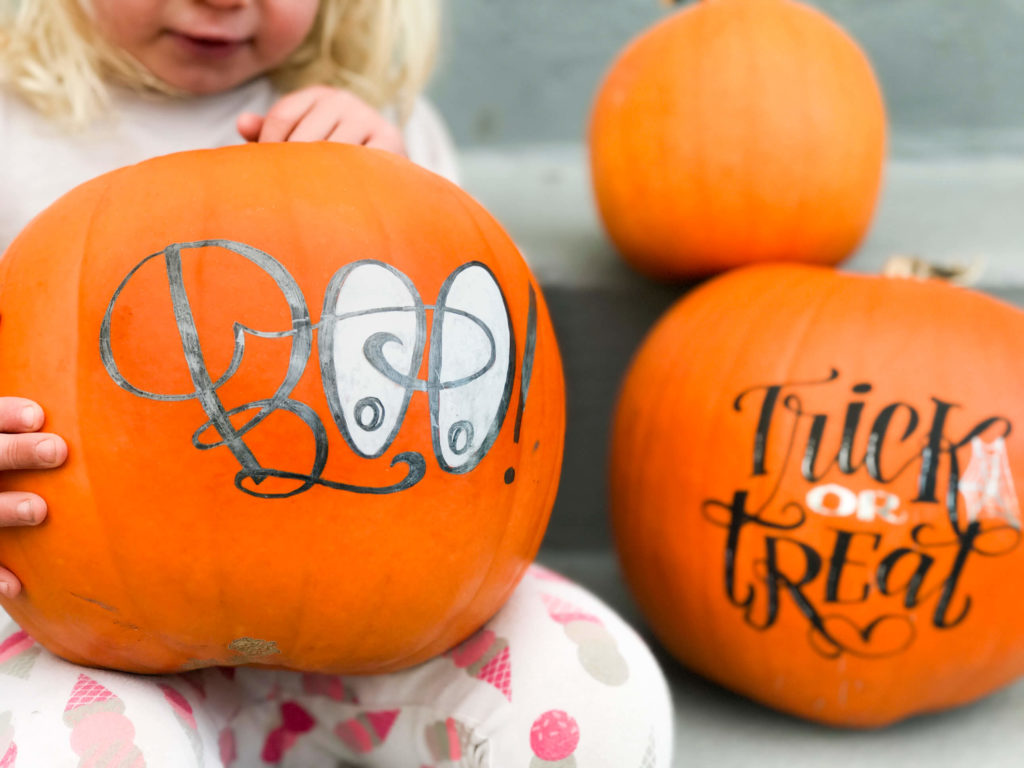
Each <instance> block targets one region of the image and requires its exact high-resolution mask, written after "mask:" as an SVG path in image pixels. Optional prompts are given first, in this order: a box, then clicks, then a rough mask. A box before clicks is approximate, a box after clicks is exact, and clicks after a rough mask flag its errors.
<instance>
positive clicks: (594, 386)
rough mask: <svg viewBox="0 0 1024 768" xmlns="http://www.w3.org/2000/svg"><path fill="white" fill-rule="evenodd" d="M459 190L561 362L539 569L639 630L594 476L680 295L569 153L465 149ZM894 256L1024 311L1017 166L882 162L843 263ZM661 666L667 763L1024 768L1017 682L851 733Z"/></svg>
mask: <svg viewBox="0 0 1024 768" xmlns="http://www.w3.org/2000/svg"><path fill="white" fill-rule="evenodd" d="M464 186H465V187H466V188H467V189H468V190H469V191H470V192H471V193H473V194H474V195H475V196H476V197H477V198H478V199H479V200H480V201H481V202H482V203H483V204H484V205H485V206H487V207H488V208H489V209H490V210H491V212H492V213H494V214H495V216H496V217H497V218H498V219H499V220H500V221H501V222H502V223H503V224H504V225H505V227H506V228H507V229H508V230H509V232H510V233H511V235H512V236H513V238H514V239H515V240H516V241H517V242H518V243H519V245H520V247H521V249H522V250H523V252H524V253H525V254H526V256H527V258H528V260H529V261H530V262H531V264H532V266H533V268H534V270H535V272H536V274H537V276H538V278H539V280H540V281H541V284H542V286H543V288H544V291H545V295H546V296H547V299H548V303H549V305H550V307H551V311H552V316H553V320H554V322H555V326H556V330H557V332H558V335H559V341H560V345H561V349H562V354H563V359H564V362H565V368H566V377H567V390H568V396H569V403H568V413H569V426H568V433H567V436H566V457H565V465H564V469H563V476H562V484H561V488H560V491H559V500H558V502H557V504H556V507H555V510H554V514H553V516H552V522H551V526H550V528H549V532H548V536H547V538H546V540H545V545H544V548H543V550H542V555H541V559H542V561H543V562H545V563H546V564H548V565H550V566H551V567H554V568H556V569H559V570H561V571H562V572H564V573H565V574H566V575H568V576H570V577H572V578H575V579H577V580H578V581H580V582H581V583H583V584H584V585H586V586H588V587H589V588H590V589H591V590H592V591H594V592H595V593H597V594H598V595H600V596H601V597H603V598H604V599H605V600H606V601H607V602H609V603H610V604H611V605H613V606H614V607H615V608H617V609H618V610H619V611H621V612H622V613H623V614H624V615H625V616H626V618H627V619H629V620H630V621H632V622H633V623H634V624H635V625H636V626H637V627H638V628H640V630H641V632H644V629H643V620H642V617H640V616H639V615H638V613H637V611H636V609H635V607H634V605H633V603H632V601H631V600H630V597H629V595H628V594H627V592H626V590H625V588H624V586H623V584H622V582H621V580H620V578H619V574H618V570H617V567H616V564H615V560H614V557H613V556H612V550H611V538H610V533H609V531H608V525H607V520H606V517H607V510H606V502H605V498H604V487H603V479H602V476H603V472H602V471H601V467H602V466H603V462H604V460H605V459H604V457H605V451H606V444H607V442H606V439H607V421H608V416H609V413H610V409H611V406H612V403H613V400H614V396H615V391H616V388H617V385H618V381H619V379H620V377H621V375H622V373H623V371H624V369H625V366H626V365H627V363H628V359H629V356H630V354H631V352H632V350H633V349H634V348H635V346H636V344H637V343H638V342H639V340H640V338H642V335H643V333H644V332H645V331H646V329H647V328H648V327H649V325H650V324H651V323H652V322H653V321H654V319H655V318H656V317H657V316H658V315H659V314H660V313H661V312H662V311H663V310H664V309H665V308H667V307H668V306H669V304H671V302H672V301H674V300H675V299H676V298H677V297H678V296H679V295H680V294H681V293H682V292H683V291H684V290H685V286H673V287H667V286H661V285H657V284H654V283H652V282H650V281H648V280H645V279H643V278H640V277H638V276H637V275H634V274H633V273H631V272H630V271H629V270H628V269H626V268H625V267H624V266H623V265H622V264H621V262H620V261H619V260H618V258H617V257H616V256H615V254H614V253H613V251H612V250H611V248H610V246H609V245H608V243H607V242H606V241H605V238H604V235H603V234H602V232H601V229H600V227H599V225H598V223H597V220H596V217H595V214H594V210H593V206H592V203H591V198H590V192H589V187H588V183H587V173H586V167H585V164H584V155H583V152H582V150H581V148H580V147H578V146H552V147H530V148H526V149H521V150H517V149H509V150H503V151H494V150H488V151H476V152H470V153H468V154H467V155H466V156H465V158H464ZM893 253H912V254H916V255H920V256H924V257H927V258H929V259H931V260H933V261H935V262H937V263H942V264H953V263H967V262H979V263H981V264H982V265H983V266H984V271H983V273H982V277H981V282H980V284H979V287H980V288H981V289H982V290H986V291H989V292H992V293H994V294H997V295H1000V296H1002V297H1004V298H1007V299H1009V300H1010V301H1013V302H1015V303H1017V304H1024V160H1022V159H1020V158H1017V159H1012V158H1011V159H998V158H987V159H976V160H964V159H958V160H942V159H934V158H933V159H917V160H914V161H903V162H892V163H890V165H889V167H888V171H887V176H886V183H885V187H884V193H883V196H882V199H881V202H880V207H879V210H878V214H877V217H876V219H875V222H874V226H873V228H872V231H871V233H870V236H869V237H868V239H867V240H866V242H865V243H864V244H863V246H862V247H861V249H860V250H859V251H858V253H857V254H856V255H855V256H854V257H853V258H852V259H851V260H850V261H849V262H848V263H847V264H846V265H845V267H844V268H846V269H851V270H855V271H864V272H869V271H877V270H878V269H879V268H880V266H881V265H882V263H883V262H884V261H885V259H886V258H887V257H888V256H889V255H891V254H893ZM598 323H599V324H600V325H599V326H597V325H596V324H598ZM595 327H600V329H601V333H600V334H595V333H594V328H595ZM662 658H663V664H664V668H665V670H666V674H667V676H668V677H669V679H670V681H671V684H672V688H673V694H674V699H675V705H676V737H677V749H676V758H675V762H674V765H675V766H680V767H682V766H687V767H688V768H704V767H705V766H707V767H708V768H711V767H714V768H729V767H731V766H754V765H756V766H757V768H774V767H775V766H779V767H780V768H781V767H782V766H787V767H793V766H800V767H811V766H814V767H817V766H829V768H853V767H855V766H856V767H859V766H872V767H873V766H928V768H960V767H961V766H968V765H970V766H974V767H978V768H989V767H991V768H1001V767H1002V766H1024V682H1021V683H1018V684H1016V685H1015V686H1012V687H1010V688H1009V689H1007V690H1004V691H1001V692H997V693H995V694H993V695H991V696H989V697H988V698H986V699H984V700H983V701H980V702H978V703H976V704H974V705H972V706H968V707H963V708H960V709H957V710H954V711H951V712H947V713H944V714H941V715H933V716H928V717H920V718H916V719H913V720H909V721H907V722H904V723H902V724H899V725H897V726H894V727H891V728H888V729H885V730H881V731H874V732H856V731H842V730H835V729H829V728H824V727H820V726H816V725H813V724H810V723H805V722H802V721H799V720H796V719H793V718H789V717H786V716H783V715H779V714H777V713H775V712H773V711H771V710H768V709H766V708H764V707H761V706H758V705H756V704H753V703H750V702H748V701H745V700H743V699H741V698H739V697H737V696H734V695H732V694H730V693H728V692H726V691H723V690H721V689H719V688H717V687H716V686H714V685H711V684H709V683H707V682H704V681H703V680H701V679H699V678H697V677H695V676H694V675H691V674H689V673H688V672H687V671H685V670H684V669H682V668H681V667H680V666H679V665H678V664H677V663H675V662H674V661H673V660H672V659H670V658H666V657H664V656H662ZM581 768H582V767H581Z"/></svg>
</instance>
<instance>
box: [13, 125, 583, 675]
mask: <svg viewBox="0 0 1024 768" xmlns="http://www.w3.org/2000/svg"><path fill="white" fill-rule="evenodd" d="M0 270H2V274H0V307H2V308H3V325H2V326H0V391H2V392H4V393H5V394H18V395H21V396H25V397H30V398H33V399H35V400H37V401H38V402H39V403H40V404H41V405H42V407H43V408H44V409H45V411H46V414H47V425H46V426H47V428H48V429H50V430H52V431H55V432H57V433H59V434H61V435H63V436H64V437H65V439H66V440H67V441H68V443H69V449H70V450H69V458H68V461H67V464H66V465H65V466H64V467H63V468H61V469H58V470H55V471H47V472H26V473H13V472H12V473H4V474H3V476H2V478H0V482H2V487H3V488H4V489H23V490H29V491H34V492H37V493H39V494H40V495H42V496H43V497H44V498H45V499H46V501H47V502H48V504H49V510H50V512H49V517H48V520H47V521H46V523H45V524H44V525H42V526H41V527H39V528H38V529H23V530H6V531H3V532H2V535H0V563H3V564H4V565H5V566H7V567H9V568H11V569H12V570H13V571H14V572H15V573H16V574H17V575H18V576H19V577H20V578H21V580H22V581H23V583H24V587H25V588H24V591H23V592H22V594H21V595H20V596H19V597H18V598H17V599H14V600H4V601H3V606H4V608H5V610H7V611H8V612H9V613H10V615H11V616H12V617H14V619H15V620H16V621H18V622H19V623H20V624H21V625H22V626H23V627H24V628H25V629H26V630H27V631H28V632H29V633H30V634H31V635H33V636H34V637H35V638H37V639H38V640H39V641H40V642H41V643H42V644H43V645H45V646H46V647H47V648H49V649H50V650H52V651H54V652H55V653H58V654H60V655H61V656H63V657H65V658H67V659H70V660H72V661H74V662H78V663H83V664H90V665H100V666H105V667H115V668H119V669H124V670H130V671H137V672H171V671H177V670H185V669H190V668H196V667H203V666H210V665H230V664H266V665H272V666H277V667H286V668H293V669H302V670H310V671H322V672H338V673H372V672H383V671H389V670H394V669H398V668H401V667H405V666H409V665H412V664H415V663H417V662H420V661H423V660H425V659H428V658H430V657H432V656H435V655H437V654H439V653H441V652H443V651H444V650H445V649H447V648H449V647H450V646H452V645H453V644H455V643H457V642H459V641H460V640H462V639H463V638H465V637H466V636H467V635H469V634H470V633H471V632H473V631H474V630H475V629H476V628H477V627H479V626H480V625H481V624H482V623H483V622H484V621H486V620H487V619H488V618H489V617H490V616H491V615H492V614H494V613H495V612H496V611H497V610H498V609H499V608H500V606H501V605H502V603H503V602H504V601H505V599H506V598H507V596H508V595H509V594H510V592H511V590H512V589H513V588H514V586H515V584H516V583H517V581H518V579H519V578H520V576H521V575H522V573H523V572H524V569H525V568H526V566H527V564H528V563H529V561H530V560H531V558H532V557H533V555H534V554H535V552H536V550H537V548H538V546H539V543H540V540H541V537H542V535H543V532H544V529H545V525H546V523H547V519H548V515H549V512H550V509H551V506H552V503H553V501H554V495H555V490H556V486H557V480H558V474H559V467H560V462H561V453H562V439H563V430H564V394H563V379H562V372H561V363H560V358H559V353H558V349H557V346H556V341H555V337H554V335H553V332H552V328H551V324H550V321H549V317H548V314H547V310H546V308H545V304H544V301H543V299H542V296H541V294H540V291H539V289H538V287H537V284H536V281H535V280H534V278H533V277H532V276H531V273H530V271H529V269H528V268H527V265H526V264H525V262H524V261H523V259H522V258H521V256H520V254H519V253H518V251H517V250H516V248H515V246H514V245H513V243H512V242H511V241H510V239H509V238H508V237H507V235H506V234H505V232H504V231H503V230H502V229H501V227H500V226H499V225H498V224H497V223H496V222H495V221H494V219H493V218H492V217H491V216H489V215H488V214H487V213H486V212H485V211H484V210H483V209H482V208H481V207H480V206H479V205H477V204H476V203H475V202H474V201H473V200H471V199H470V198H469V196H468V195H466V194H465V193H464V192H462V191H461V190H460V189H458V188H457V187H456V186H455V185H453V184H451V183H449V182H447V181H445V180H443V179H441V178H440V177H438V176H435V175H433V174H431V173H429V172H427V171H424V170H422V169H419V168H417V167H415V166H413V165H412V164H411V163H409V162H407V161H406V160H404V159H402V158H399V157H396V156H393V155H390V154H386V153H383V152H378V151H375V150H368V149H364V148H358V147H344V146H339V145H334V144H280V145H251V146H242V147H234V148H226V149H219V150H210V151H197V152H189V153H182V154H177V155H171V156H167V157H163V158H158V159H155V160H151V161H148V162H145V163H142V164H140V165H137V166H132V167H128V168H124V169H121V170H118V171H115V172H112V173H110V174H107V175H105V176H102V177H100V178H98V179H96V180H93V181H91V182H89V183H87V184H85V185H83V186H81V187H79V188H78V189H76V190H74V191H72V192H70V193H69V194H67V195H66V196H64V197H63V198H62V199H61V200H59V201H58V202H56V203H55V204H54V205H53V206H51V207H50V208H49V209H48V210H47V211H45V212H44V213H43V214H41V215H40V216H39V217H37V218H36V219H35V220H34V221H33V222H31V223H30V225H29V226H28V227H27V228H26V229H25V231H24V232H23V233H22V234H21V235H20V236H19V237H18V238H17V240H16V241H15V242H14V243H13V244H12V245H11V247H10V249H9V250H8V251H7V253H6V254H5V256H4V258H3V260H2V262H0Z"/></svg>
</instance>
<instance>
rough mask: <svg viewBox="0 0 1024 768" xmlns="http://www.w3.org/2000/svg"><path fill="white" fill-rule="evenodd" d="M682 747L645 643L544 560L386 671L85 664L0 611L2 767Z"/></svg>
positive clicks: (180, 765) (620, 760) (428, 764)
mask: <svg viewBox="0 0 1024 768" xmlns="http://www.w3.org/2000/svg"><path fill="white" fill-rule="evenodd" d="M671 747H672V723H671V704H670V700H669V695H668V690H667V687H666V684H665V680H664V678H663V676H662V674H661V671H660V670H659V668H658V666H657V663H656V662H655V660H654V659H653V657H652V656H651V654H650V652H649V650H648V649H647V647H646V646H645V645H644V643H643V641H642V640H641V639H640V638H639V637H638V636H637V635H636V634H635V633H634V632H633V630H632V629H631V628H629V627H628V626H627V625H626V624H625V623H624V622H623V621H622V619H620V618H619V617H618V616H617V615H616V614H615V613H614V612H613V611H612V610H611V609H609V608H608V607H607V606H606V605H604V604H603V603H602V602H600V601H599V600H598V599H597V598H596V597H594V596H593V595H591V594H590V593H588V592H586V591H585V590H584V589H582V588H581V587H579V586H578V585H576V584H574V583H572V582H570V581H568V580H566V579H564V578H562V577H561V576H559V575H557V574H555V573H554V572H552V571H549V570H546V569H544V568H542V567H540V566H533V567H532V568H531V569H530V570H529V571H528V573H527V575H526V576H525V577H524V579H523V581H522V583H521V584H520V585H519V587H518V588H517V589H516V591H515V592H514V593H513V595H512V597H511V598H510V599H509V601H508V603H506V605H505V606H504V607H503V608H502V610H501V611H500V612H499V613H498V614H497V615H496V616H495V617H494V618H493V619H492V620H491V621H490V622H488V624H487V625H485V626H484V627H483V628H482V629H481V630H480V631H478V632H477V633H476V634H475V635H473V636H472V637H470V638H468V639H467V640H466V641H465V642H463V643H462V644H461V645H459V646H457V647H455V648H453V649H452V650H450V651H449V652H448V653H446V654H444V655H443V656H440V657H438V658H435V659H432V660H431V661H429V662H426V663H424V664H421V665H419V666H417V667H414V668H412V669H408V670H404V671H402V672H397V673H393V674H390V675H375V676H366V677H360V676H344V677H343V676H336V675H318V674H301V673H296V672H284V671H279V670H267V669H258V668H231V669H228V668H218V669H206V670H199V671H195V672H189V673H186V674H181V675H164V676H157V677H143V676H137V675H128V674H122V673H117V672H109V671H105V670H96V669H87V668H84V667H77V666H75V665H72V664H69V663H67V662H65V661H63V660H61V659H58V658H56V657H54V656H52V655H51V654H49V653H48V652H46V651H45V650H43V649H42V648H40V647H39V646H38V645H36V644H35V643H33V641H32V640H31V638H29V637H27V636H26V635H25V633H24V632H22V631H20V630H19V629H18V627H17V626H16V625H15V624H14V623H13V622H11V621H10V620H9V619H8V618H7V616H6V615H5V614H3V613H2V612H0V768H37V767H38V766H47V767H48V768H63V767H64V766H68V767H69V768H72V767H74V768H87V767H88V768H143V767H144V766H145V767H148V768H157V767H159V768H163V767H165V766H166V767H167V768H192V766H196V768H229V767H232V768H234V767H238V768H243V767H247V766H267V765H273V766H296V767H301V768H321V767H322V768H328V767H329V768H336V767H337V766H339V765H342V766H373V767H374V768H456V767H457V768H668V766H669V764H670V761H671Z"/></svg>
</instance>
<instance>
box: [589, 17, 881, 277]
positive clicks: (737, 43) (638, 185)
mask: <svg viewBox="0 0 1024 768" xmlns="http://www.w3.org/2000/svg"><path fill="white" fill-rule="evenodd" d="M589 139H590V161H591V172H592V178H593V185H594V191H595V195H596V199H597V203H598V208H599V211H600V214H601V218H602V220H603V222H604V224H605V227H606V229H607V231H608V233H609V235H610V237H611V239H612V240H613V241H614V243H615V245H616V246H617V247H618V249H619V251H620V252H621V253H622V255H623V256H624V257H625V259H626V260H627V261H628V262H629V263H631V264H632V265H633V266H635V267H637V268H638V269H640V270H642V271H644V272H647V273H650V274H651V275H654V276H658V277H662V278H680V277H686V276H693V275H706V274H711V273H715V272H719V271H722V270H725V269H728V268H731V267H735V266H741V265H744V264H748V263H751V262H759V261H768V260H790V261H801V262H814V263H822V264H834V263H837V262H839V261H840V260H842V259H843V258H844V257H846V256H847V255H849V254H850V253H851V252H852V251H853V249H854V247H855V246H856V245H857V244H858V242H859V241H860V240H861V238H862V236H863V235H864V233H865V231H866V230H867V227H868V225H869V223H870V220H871V217H872V214H873V211H874V207H875V200H876V198H877V195H878V189H879V184H880V180H881V174H882V163H883V157H884V150H885V111H884V105H883V102H882V96H881V93H880V90H879V87H878V83H877V81H876V79H875V76H874V74H873V73H872V70H871V66H870V64H869V62H868V60H867V58H866V57H865V55H864V53H863V52H862V51H861V49H860V48H859V47H858V46H857V44H856V43H855V42H854V41H853V40H852V39H851V38H850V37H849V36H848V35H847V34H846V33H845V32H844V31H843V30H842V29H840V28H839V27H838V26H837V25H836V24H835V23H834V22H832V21H831V20H830V19H829V18H827V17H826V16H825V15H823V14H822V13H821V12H819V11H817V10H815V9H813V8H810V7H808V6H806V5H803V4H801V3H796V2H792V1H791V0H701V1H700V2H696V3H694V4H693V5H691V6H690V7H688V8H685V9H683V10H682V11H679V12H677V13H676V14H674V15H672V16H670V17H668V18H667V19H665V20H663V21H662V22H660V23H659V24H657V25H655V26H654V27H653V28H651V29H650V30H648V31H646V32H645V33H643V34H642V35H640V36H639V37H638V38H637V39H635V40H634V41H633V42H632V43H631V44H630V45H629V46H627V47H626V48H625V49H624V50H623V51H622V53H621V54H620V56H619V57H618V59H617V60H616V61H615V62H614V64H613V65H612V67H611V69H610V71H609V72H608V74H607V76H606V78H605V80H604V82H603V84H602V86H601V88H600V91H599V93H598V96H597V99H596V102H595V104H594V108H593V112H592V115H591V121H590V137H589Z"/></svg>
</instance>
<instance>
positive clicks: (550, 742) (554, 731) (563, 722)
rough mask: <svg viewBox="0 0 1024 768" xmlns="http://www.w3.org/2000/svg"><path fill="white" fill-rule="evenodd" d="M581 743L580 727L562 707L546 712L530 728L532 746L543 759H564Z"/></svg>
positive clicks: (534, 751)
mask: <svg viewBox="0 0 1024 768" xmlns="http://www.w3.org/2000/svg"><path fill="white" fill-rule="evenodd" d="M579 743H580V727H579V726H578V725H577V724H576V721H575V720H574V719H573V718H571V717H570V716H569V715H568V714H566V713H565V712H563V711H562V710H560V709H552V710H550V711H549V712H545V713H544V714H543V715H541V716H540V717H538V718H537V719H536V720H534V722H533V727H532V728H530V747H531V748H532V749H533V754H535V755H536V756H537V757H539V758H540V759H541V760H550V761H555V760H564V759H565V758H567V757H569V756H570V755H571V754H572V753H573V752H575V751H576V745H577V744H579Z"/></svg>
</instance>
